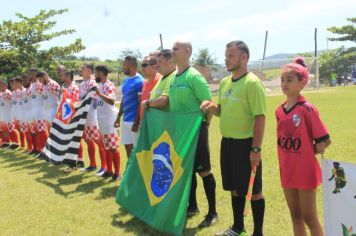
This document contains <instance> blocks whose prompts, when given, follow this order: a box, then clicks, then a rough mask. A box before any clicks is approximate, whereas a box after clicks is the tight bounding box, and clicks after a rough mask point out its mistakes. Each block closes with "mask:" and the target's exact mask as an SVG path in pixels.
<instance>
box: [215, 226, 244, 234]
mask: <svg viewBox="0 0 356 236" xmlns="http://www.w3.org/2000/svg"><path fill="white" fill-rule="evenodd" d="M215 236H247V232H246V230H245V229H243V230H240V231H237V230H236V229H234V228H233V227H231V228H229V229H227V230H226V231H225V232H222V233H216V234H215Z"/></svg>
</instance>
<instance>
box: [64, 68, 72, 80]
mask: <svg viewBox="0 0 356 236" xmlns="http://www.w3.org/2000/svg"><path fill="white" fill-rule="evenodd" d="M64 76H69V78H70V80H73V79H74V71H72V70H71V71H68V70H67V71H65V72H64Z"/></svg>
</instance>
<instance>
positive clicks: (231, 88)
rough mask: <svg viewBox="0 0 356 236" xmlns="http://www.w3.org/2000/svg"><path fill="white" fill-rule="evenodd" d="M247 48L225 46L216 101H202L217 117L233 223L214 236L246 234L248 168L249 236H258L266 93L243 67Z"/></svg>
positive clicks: (261, 214)
mask: <svg viewBox="0 0 356 236" xmlns="http://www.w3.org/2000/svg"><path fill="white" fill-rule="evenodd" d="M249 56H250V51H249V48H248V47H247V45H246V44H245V43H244V42H243V41H240V40H236V41H232V42H230V43H228V44H227V45H226V50H225V64H226V68H227V70H228V71H230V72H231V75H230V76H228V77H226V78H224V79H223V80H221V82H220V87H219V101H218V104H214V103H212V102H211V101H208V102H205V103H204V104H202V106H201V108H202V109H203V110H206V111H209V112H211V113H213V114H214V115H216V116H219V117H220V131H221V134H222V140H221V149H220V166H221V176H222V183H223V188H224V190H226V191H230V193H231V205H232V212H233V216H234V224H233V226H232V227H231V228H229V229H227V230H226V231H225V232H222V233H218V234H216V235H227V236H228V235H247V233H246V231H245V227H244V215H243V213H244V208H245V202H246V195H247V192H248V187H249V182H250V176H251V170H254V172H255V174H256V175H255V180H254V184H253V190H252V197H251V207H252V215H253V221H254V232H253V234H252V235H253V236H262V235H263V232H262V228H263V219H264V211H265V201H264V197H263V195H262V160H261V145H262V140H263V134H264V128H265V114H266V94H265V88H264V86H263V84H262V82H261V81H260V79H259V78H258V77H257V76H256V75H254V74H253V73H251V72H248V70H247V63H248V59H249Z"/></svg>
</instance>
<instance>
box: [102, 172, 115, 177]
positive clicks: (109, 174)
mask: <svg viewBox="0 0 356 236" xmlns="http://www.w3.org/2000/svg"><path fill="white" fill-rule="evenodd" d="M112 176H113V173H110V172H107V171H105V173H104V174H103V175H102V176H101V177H103V178H109V177H112Z"/></svg>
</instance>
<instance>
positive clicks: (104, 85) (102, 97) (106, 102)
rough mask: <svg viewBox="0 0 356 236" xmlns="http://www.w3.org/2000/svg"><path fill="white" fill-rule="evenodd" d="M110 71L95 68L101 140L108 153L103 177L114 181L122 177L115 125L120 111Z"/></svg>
mask: <svg viewBox="0 0 356 236" xmlns="http://www.w3.org/2000/svg"><path fill="white" fill-rule="evenodd" d="M108 73H109V70H108V68H107V67H106V66H103V65H99V66H97V67H95V77H96V82H98V83H99V88H97V89H96V93H97V94H98V96H99V98H98V102H97V107H98V108H97V109H98V123H99V129H100V133H101V136H102V137H101V138H102V139H103V141H104V147H105V151H106V164H107V172H106V173H104V174H103V177H109V176H112V180H113V181H115V180H119V179H120V178H121V177H120V152H119V150H118V147H119V136H118V130H117V128H115V127H114V123H115V120H116V117H117V114H118V109H117V108H116V107H115V85H114V84H113V82H111V81H110V80H108V78H107V76H108ZM112 164H114V168H115V174H113V172H112Z"/></svg>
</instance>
